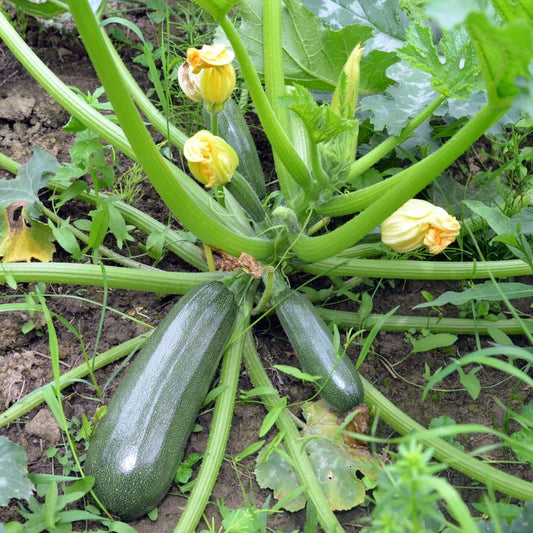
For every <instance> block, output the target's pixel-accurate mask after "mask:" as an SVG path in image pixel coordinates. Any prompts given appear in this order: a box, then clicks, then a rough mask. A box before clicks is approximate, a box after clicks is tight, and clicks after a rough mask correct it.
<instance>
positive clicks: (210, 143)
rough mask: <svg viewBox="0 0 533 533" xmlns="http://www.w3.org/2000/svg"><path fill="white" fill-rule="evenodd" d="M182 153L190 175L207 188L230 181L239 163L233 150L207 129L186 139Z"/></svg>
mask: <svg viewBox="0 0 533 533" xmlns="http://www.w3.org/2000/svg"><path fill="white" fill-rule="evenodd" d="M183 155H184V156H185V159H187V163H188V165H189V169H190V171H191V173H192V175H193V176H194V177H195V178H196V179H197V180H198V181H199V182H200V183H202V184H204V185H205V186H206V187H208V188H209V187H214V186H217V185H224V183H227V182H228V181H230V180H231V177H232V176H233V173H234V172H235V169H236V168H237V165H238V164H239V157H238V156H237V153H236V152H235V150H234V149H233V148H232V147H231V146H230V145H229V144H228V143H227V142H226V141H225V140H224V139H222V138H220V137H217V136H216V135H213V134H212V133H211V132H210V131H207V130H200V131H199V132H198V133H196V134H194V135H193V136H192V137H190V138H189V139H187V141H186V142H185V145H184V147H183Z"/></svg>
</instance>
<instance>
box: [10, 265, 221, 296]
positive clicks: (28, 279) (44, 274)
mask: <svg viewBox="0 0 533 533" xmlns="http://www.w3.org/2000/svg"><path fill="white" fill-rule="evenodd" d="M105 273H106V279H105V280H104V279H103V277H102V267H101V266H100V265H89V264H77V263H53V262H52V263H9V264H8V263H4V264H3V265H2V267H1V268H0V282H2V283H6V281H7V280H14V281H16V282H17V283H39V282H44V283H60V284H65V285H90V286H93V287H103V286H104V284H106V285H107V286H108V287H110V288H114V289H129V290H134V291H145V292H154V293H159V294H185V293H186V292H187V291H189V290H190V289H192V288H193V287H196V285H200V284H203V283H208V282H209V281H215V280H220V279H223V278H224V277H227V276H228V275H230V274H229V273H225V272H165V271H159V270H156V271H153V270H143V271H140V270H139V269H136V268H123V267H117V266H107V267H105Z"/></svg>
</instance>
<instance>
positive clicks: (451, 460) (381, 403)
mask: <svg viewBox="0 0 533 533" xmlns="http://www.w3.org/2000/svg"><path fill="white" fill-rule="evenodd" d="M361 379H362V380H363V387H364V390H365V403H366V404H367V405H368V407H369V408H370V409H372V410H373V411H374V412H375V413H376V416H379V418H380V419H381V420H383V422H385V423H386V424H387V425H389V426H390V427H391V428H392V429H394V430H395V431H397V432H398V433H400V434H401V435H407V434H408V433H414V434H416V435H417V437H418V440H420V441H421V442H423V443H424V444H426V445H427V446H429V447H431V448H433V450H434V452H433V455H434V456H435V457H436V458H437V459H439V461H442V462H443V463H445V464H447V465H448V466H450V467H451V468H454V469H455V470H459V471H460V472H462V473H463V474H466V475H467V476H469V477H471V478H472V479H475V480H476V481H480V482H481V483H483V484H484V485H486V486H488V487H490V488H491V489H493V490H497V491H500V492H503V493H504V494H507V495H509V496H512V497H515V498H519V499H520V500H523V501H524V500H525V501H527V500H533V483H529V482H527V481H524V480H523V479H520V478H518V477H516V476H512V475H510V474H507V473H505V472H502V471H500V470H498V469H497V468H494V467H493V466H490V465H489V464H488V463H487V462H485V461H480V460H478V459H475V458H474V457H472V456H470V455H468V454H467V453H465V452H462V451H460V450H458V449H457V448H456V447H455V446H453V445H451V444H448V443H447V442H446V441H444V440H443V439H441V438H440V437H435V436H432V435H428V436H427V437H426V436H424V434H423V432H424V431H425V430H426V428H424V426H422V425H421V424H419V423H418V422H416V421H415V420H413V419H412V418H411V417H410V416H408V415H407V414H406V413H404V412H403V411H402V410H401V409H399V408H398V407H396V405H394V403H392V402H391V401H390V400H388V399H387V398H386V397H385V396H384V395H383V394H382V393H381V392H380V391H379V390H378V389H376V388H375V387H374V386H373V385H371V384H370V383H369V382H368V381H367V380H366V379H364V378H363V377H361Z"/></svg>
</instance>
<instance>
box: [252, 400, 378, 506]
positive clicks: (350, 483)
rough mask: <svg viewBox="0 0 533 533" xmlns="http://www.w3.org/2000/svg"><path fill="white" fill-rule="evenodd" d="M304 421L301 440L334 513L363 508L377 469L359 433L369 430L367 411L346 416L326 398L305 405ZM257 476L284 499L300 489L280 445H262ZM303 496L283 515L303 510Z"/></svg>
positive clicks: (260, 484)
mask: <svg viewBox="0 0 533 533" xmlns="http://www.w3.org/2000/svg"><path fill="white" fill-rule="evenodd" d="M302 411H303V415H304V418H305V420H306V424H305V425H304V427H303V429H302V431H301V436H302V438H303V439H305V441H306V444H305V449H306V452H307V454H308V456H309V460H310V462H311V465H312V467H313V470H314V472H315V475H316V477H317V479H318V482H319V484H320V487H321V488H322V491H323V492H324V495H325V496H326V500H327V501H328V503H329V505H330V507H331V509H332V510H333V511H347V510H349V509H352V508H353V507H356V506H358V505H361V504H362V503H363V502H364V500H365V496H366V493H367V491H368V490H371V489H373V488H374V487H375V486H376V481H377V476H378V473H379V465H378V463H377V462H376V459H375V458H374V457H372V454H371V453H370V452H369V451H368V449H367V447H366V445H365V443H364V442H363V441H362V440H359V439H358V438H357V435H365V434H367V432H368V410H367V409H366V407H365V406H360V407H357V408H356V409H355V411H354V412H352V413H349V414H348V415H347V416H346V417H344V415H339V413H337V412H336V411H333V410H332V409H331V408H329V407H328V405H327V403H326V402H325V401H324V400H319V401H317V402H313V403H305V404H304V405H303V407H302ZM256 465H257V466H256V468H255V476H256V479H257V482H258V484H259V486H260V487H261V488H262V489H266V488H270V489H272V490H273V491H274V497H275V498H276V499H277V500H278V501H279V500H282V499H283V498H284V497H285V496H287V494H289V493H290V492H291V491H293V490H295V489H297V488H298V487H299V486H300V483H299V481H298V478H297V477H296V473H295V471H294V469H293V468H292V466H291V465H290V463H289V461H288V460H287V454H286V451H285V449H284V448H283V446H278V447H277V448H275V449H274V450H272V449H270V448H268V447H266V448H263V449H262V450H261V452H260V453H259V454H258V456H257V463H256ZM305 504H306V499H305V495H304V494H299V495H298V496H297V497H296V498H294V499H292V500H291V501H289V502H288V503H286V504H285V505H284V509H286V510H287V511H291V512H294V511H299V510H301V509H303V508H304V507H305Z"/></svg>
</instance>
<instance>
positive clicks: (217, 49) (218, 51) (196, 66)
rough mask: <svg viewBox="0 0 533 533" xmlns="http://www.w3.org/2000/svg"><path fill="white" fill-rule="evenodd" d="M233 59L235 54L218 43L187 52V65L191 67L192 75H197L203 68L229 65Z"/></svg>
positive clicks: (190, 49)
mask: <svg viewBox="0 0 533 533" xmlns="http://www.w3.org/2000/svg"><path fill="white" fill-rule="evenodd" d="M234 58H235V54H234V53H233V52H232V51H231V50H228V49H226V46H225V45H224V44H220V43H215V44H204V45H203V46H202V48H200V50H198V49H197V48H189V49H188V50H187V63H189V65H191V67H192V71H193V73H194V74H198V73H199V72H200V71H201V70H202V69H204V68H209V67H222V66H223V65H229V64H230V63H231V62H232V61H233V59H234Z"/></svg>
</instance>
